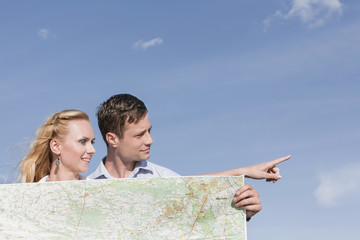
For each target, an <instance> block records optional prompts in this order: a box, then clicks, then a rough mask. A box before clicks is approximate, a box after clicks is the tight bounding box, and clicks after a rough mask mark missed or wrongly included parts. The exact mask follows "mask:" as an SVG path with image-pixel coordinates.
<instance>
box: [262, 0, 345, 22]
mask: <svg viewBox="0 0 360 240" xmlns="http://www.w3.org/2000/svg"><path fill="white" fill-rule="evenodd" d="M342 8H343V4H342V3H341V2H340V0H293V1H292V5H291V8H290V9H289V10H288V11H287V13H282V12H281V11H279V10H278V11H276V13H274V14H273V15H271V16H270V17H268V18H266V19H265V20H264V21H263V24H264V26H265V27H269V26H270V24H271V23H272V21H273V20H275V18H282V19H285V20H288V19H290V18H299V19H300V20H301V22H303V23H304V24H306V25H307V26H308V27H309V28H316V27H320V26H323V25H324V24H325V22H326V21H327V20H329V19H331V18H333V17H339V16H341V15H342Z"/></svg>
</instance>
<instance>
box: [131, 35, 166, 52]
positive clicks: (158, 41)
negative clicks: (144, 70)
mask: <svg viewBox="0 0 360 240" xmlns="http://www.w3.org/2000/svg"><path fill="white" fill-rule="evenodd" d="M162 43H163V40H162V39H161V38H159V37H158V38H154V39H151V40H149V41H146V42H144V41H143V40H139V41H137V42H135V43H134V44H133V45H132V46H133V48H135V49H138V48H141V49H144V50H146V49H147V48H149V47H153V46H156V45H160V44H162Z"/></svg>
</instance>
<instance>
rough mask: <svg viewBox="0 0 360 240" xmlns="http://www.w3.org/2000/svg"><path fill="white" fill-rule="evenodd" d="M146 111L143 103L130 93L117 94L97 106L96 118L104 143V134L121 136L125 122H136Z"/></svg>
mask: <svg viewBox="0 0 360 240" xmlns="http://www.w3.org/2000/svg"><path fill="white" fill-rule="evenodd" d="M146 113H147V109H146V106H145V104H144V103H143V102H142V101H141V100H140V99H138V98H137V97H135V96H132V95H130V94H117V95H114V96H112V97H110V98H109V99H108V100H107V101H105V102H103V103H102V104H100V106H99V107H98V112H97V118H98V125H99V129H100V132H101V135H102V137H103V139H104V141H105V143H106V145H108V143H107V141H106V134H107V133H108V132H112V133H115V134H116V135H117V136H118V137H119V138H122V137H123V134H124V130H125V125H126V123H133V122H135V123H136V122H137V121H139V120H140V119H142V118H143V117H144V116H145V115H146Z"/></svg>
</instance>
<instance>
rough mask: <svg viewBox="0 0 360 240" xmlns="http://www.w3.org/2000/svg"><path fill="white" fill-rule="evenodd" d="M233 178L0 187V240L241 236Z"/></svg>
mask: <svg viewBox="0 0 360 240" xmlns="http://www.w3.org/2000/svg"><path fill="white" fill-rule="evenodd" d="M243 184H244V178H243V176H240V177H169V178H142V179H116V180H110V179H108V180H81V181H65V182H45V183H17V184H2V185H0V239H121V240H130V239H241V240H245V239H246V220H245V210H243V209H240V208H236V207H235V206H234V205H233V203H232V201H233V198H234V195H235V191H236V190H237V189H238V188H239V187H241V186H242V185H243Z"/></svg>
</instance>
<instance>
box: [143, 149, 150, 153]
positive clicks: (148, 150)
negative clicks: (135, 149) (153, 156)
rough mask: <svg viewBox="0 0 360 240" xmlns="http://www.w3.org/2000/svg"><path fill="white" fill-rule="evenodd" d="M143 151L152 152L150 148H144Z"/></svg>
mask: <svg viewBox="0 0 360 240" xmlns="http://www.w3.org/2000/svg"><path fill="white" fill-rule="evenodd" d="M141 152H145V153H149V152H150V148H146V149H143V150H141Z"/></svg>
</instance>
